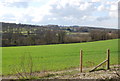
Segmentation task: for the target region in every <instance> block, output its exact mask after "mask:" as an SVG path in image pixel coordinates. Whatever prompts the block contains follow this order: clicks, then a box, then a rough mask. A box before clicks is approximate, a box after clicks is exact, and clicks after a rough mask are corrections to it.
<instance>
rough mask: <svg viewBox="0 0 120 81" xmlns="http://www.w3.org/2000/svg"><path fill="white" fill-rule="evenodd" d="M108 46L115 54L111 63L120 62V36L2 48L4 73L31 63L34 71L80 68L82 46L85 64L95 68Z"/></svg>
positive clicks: (112, 54)
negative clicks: (102, 39) (91, 40)
mask: <svg viewBox="0 0 120 81" xmlns="http://www.w3.org/2000/svg"><path fill="white" fill-rule="evenodd" d="M108 48H109V49H110V53H111V54H110V64H112V65H113V64H118V53H119V51H118V39H113V40H105V41H95V42H87V43H72V44H56V45H55V44H54V45H36V46H14V47H2V73H3V75H7V74H14V73H15V72H14V71H15V69H18V68H19V67H22V68H29V66H30V64H33V67H32V69H33V71H34V72H35V71H58V70H64V69H69V68H74V67H79V61H80V59H79V58H80V49H82V50H83V67H94V66H96V65H97V64H99V63H100V62H102V61H104V60H105V59H106V51H107V49H108ZM0 69H1V68H0ZM19 70H20V69H19ZM21 72H22V71H21ZM23 72H24V71H23Z"/></svg>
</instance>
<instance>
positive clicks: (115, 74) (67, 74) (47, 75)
mask: <svg viewBox="0 0 120 81" xmlns="http://www.w3.org/2000/svg"><path fill="white" fill-rule="evenodd" d="M119 67H120V65H112V66H111V69H109V70H104V69H100V70H97V71H93V72H89V71H90V70H91V68H83V72H82V73H80V71H79V68H72V69H70V70H63V71H56V72H54V71H42V72H34V73H33V75H34V76H35V78H36V79H113V78H119V79H120V69H119ZM2 79H18V77H17V76H16V75H9V76H2Z"/></svg>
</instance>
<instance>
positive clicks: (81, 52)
mask: <svg viewBox="0 0 120 81" xmlns="http://www.w3.org/2000/svg"><path fill="white" fill-rule="evenodd" d="M82 54H83V51H82V50H80V72H82V56H83V55H82Z"/></svg>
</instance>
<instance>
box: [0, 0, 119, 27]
mask: <svg viewBox="0 0 120 81" xmlns="http://www.w3.org/2000/svg"><path fill="white" fill-rule="evenodd" d="M118 1H119V0H0V22H11V23H22V24H36V25H47V24H55V25H80V26H83V25H84V26H99V27H107V28H117V27H118Z"/></svg>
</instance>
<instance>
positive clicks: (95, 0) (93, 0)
mask: <svg viewBox="0 0 120 81" xmlns="http://www.w3.org/2000/svg"><path fill="white" fill-rule="evenodd" d="M92 2H100V0H92Z"/></svg>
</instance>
